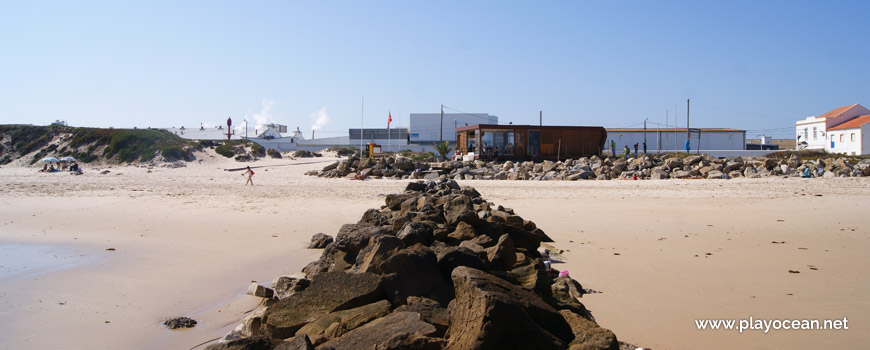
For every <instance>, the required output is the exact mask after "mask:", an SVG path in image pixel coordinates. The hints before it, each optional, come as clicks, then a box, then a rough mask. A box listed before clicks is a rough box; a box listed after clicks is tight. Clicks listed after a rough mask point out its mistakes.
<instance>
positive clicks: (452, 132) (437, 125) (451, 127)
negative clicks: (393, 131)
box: [408, 113, 498, 143]
mask: <svg viewBox="0 0 870 350" xmlns="http://www.w3.org/2000/svg"><path fill="white" fill-rule="evenodd" d="M475 124H498V117H497V116H494V115H490V114H489V113H444V120H443V121H442V120H441V113H411V127H410V128H409V131H408V132H409V135H408V136H409V141H410V142H412V143H414V142H425V143H432V142H438V141H440V140H441V137H443V138H444V141H448V142H455V141H456V128H458V127H465V126H469V125H475ZM442 135H443V136H442Z"/></svg>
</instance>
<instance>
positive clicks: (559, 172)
mask: <svg viewBox="0 0 870 350" xmlns="http://www.w3.org/2000/svg"><path fill="white" fill-rule="evenodd" d="M306 175H311V176H320V177H346V178H390V179H427V180H431V179H438V178H441V179H454V180H565V181H577V180H613V179H642V180H665V179H733V178H740V177H745V178H762V177H770V176H793V177H801V176H803V177H828V178H830V177H863V176H870V160H861V161H856V160H850V159H847V158H825V159H814V160H803V161H802V160H801V158H800V157H799V156H798V155H796V154H793V155H791V157H789V158H787V159H774V158H746V159H744V158H742V157H733V158H715V157H712V156H709V155H705V154H702V155H691V156H687V157H677V156H673V155H667V154H663V155H650V154H648V155H643V156H641V157H638V158H637V159H635V158H629V159H624V158H611V157H604V158H600V157H598V156H592V157H588V158H587V157H584V158H580V159H568V160H564V161H557V162H554V161H549V160H545V161H543V162H539V163H535V162H531V161H526V162H512V161H506V162H498V161H490V162H487V161H482V160H475V161H446V162H434V163H426V162H416V161H413V160H411V159H409V158H405V157H402V156H392V157H387V158H381V159H373V158H363V159H359V158H356V157H349V158H347V159H345V160H341V161H336V162H334V163H332V164H330V165H327V166H326V167H324V168H323V169H322V170H314V171H309V172H307V173H306Z"/></svg>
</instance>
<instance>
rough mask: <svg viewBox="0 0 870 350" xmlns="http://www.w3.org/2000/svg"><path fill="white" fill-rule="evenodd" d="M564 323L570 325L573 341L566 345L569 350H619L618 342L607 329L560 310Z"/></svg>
mask: <svg viewBox="0 0 870 350" xmlns="http://www.w3.org/2000/svg"><path fill="white" fill-rule="evenodd" d="M559 313H560V314H562V317H564V318H565V321H567V322H568V324H569V325H571V331H572V332H574V340H572V341H571V343H570V344H568V346H569V348H568V349H570V350H619V341H618V340H617V339H616V335H615V334H613V332H611V331H610V330H609V329H607V328H602V327H600V326H598V324H596V323H595V322H592V321H590V320H587V319H585V318H583V317H581V316H580V315H577V314H575V313H573V312H571V311H569V310H560V311H559Z"/></svg>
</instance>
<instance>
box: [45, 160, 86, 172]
mask: <svg viewBox="0 0 870 350" xmlns="http://www.w3.org/2000/svg"><path fill="white" fill-rule="evenodd" d="M58 171H73V172H75V171H81V168H79V164H78V163H76V162H70V163H69V164H67V163H66V162H63V163H61V164H59V165H58V166H57V168H55V167H54V164H50V165H49V164H45V165H44V166H43V167H42V170H40V171H39V172H40V173H54V172H58Z"/></svg>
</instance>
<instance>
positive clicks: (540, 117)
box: [538, 111, 544, 126]
mask: <svg viewBox="0 0 870 350" xmlns="http://www.w3.org/2000/svg"><path fill="white" fill-rule="evenodd" d="M538 126H544V111H538Z"/></svg>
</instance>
